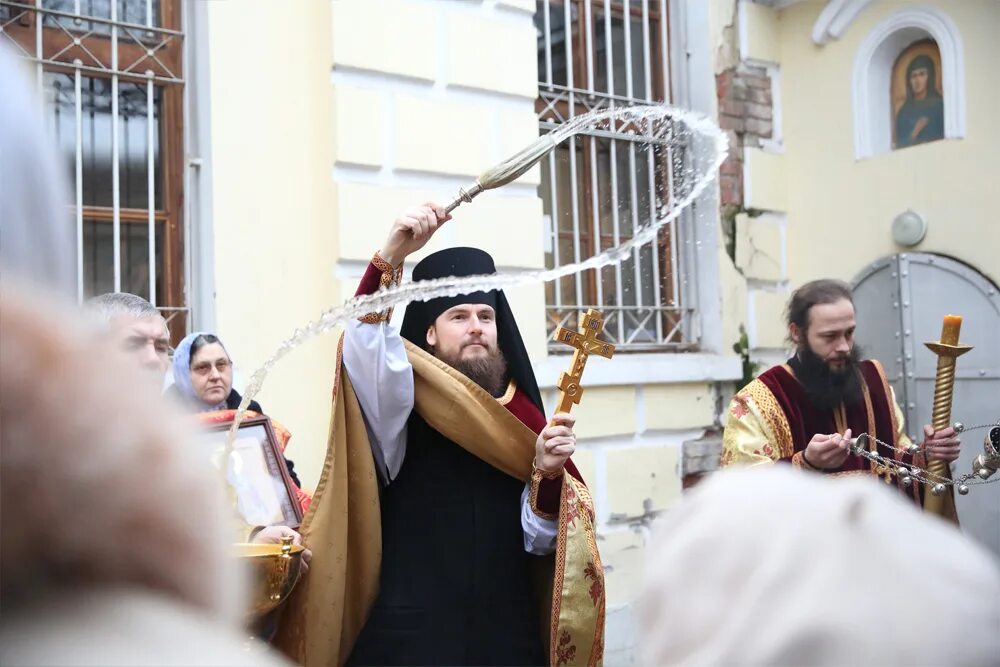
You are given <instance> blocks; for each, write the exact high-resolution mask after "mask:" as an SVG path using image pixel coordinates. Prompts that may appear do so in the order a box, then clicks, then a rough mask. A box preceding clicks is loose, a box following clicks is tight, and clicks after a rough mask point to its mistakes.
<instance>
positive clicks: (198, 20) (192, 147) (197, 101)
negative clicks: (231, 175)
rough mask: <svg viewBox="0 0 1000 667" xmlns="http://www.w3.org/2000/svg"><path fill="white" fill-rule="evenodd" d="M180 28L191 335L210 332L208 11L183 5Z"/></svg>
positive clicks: (212, 296) (212, 307)
mask: <svg viewBox="0 0 1000 667" xmlns="http://www.w3.org/2000/svg"><path fill="white" fill-rule="evenodd" d="M181 16H182V22H183V26H184V50H185V53H184V79H185V81H187V84H186V85H185V86H184V246H185V247H184V254H185V267H184V274H185V280H184V282H185V287H184V289H185V292H186V294H185V299H186V302H187V305H188V307H189V308H190V309H191V317H190V319H189V321H188V327H189V328H190V330H192V331H197V330H199V329H201V330H207V331H214V330H215V329H216V326H215V321H216V312H215V306H216V304H215V234H214V225H213V222H212V221H213V219H214V217H213V215H212V205H213V203H212V135H211V126H212V114H211V89H210V83H211V70H210V66H209V45H208V39H209V34H208V33H209V29H210V26H209V21H208V7H207V6H206V4H205V3H203V2H196V1H195V0H187V1H186V2H185V3H184V5H183V6H182V7H181Z"/></svg>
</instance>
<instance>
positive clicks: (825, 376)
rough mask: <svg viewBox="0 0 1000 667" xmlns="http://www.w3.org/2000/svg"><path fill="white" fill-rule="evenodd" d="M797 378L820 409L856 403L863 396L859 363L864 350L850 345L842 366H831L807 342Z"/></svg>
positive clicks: (801, 351)
mask: <svg viewBox="0 0 1000 667" xmlns="http://www.w3.org/2000/svg"><path fill="white" fill-rule="evenodd" d="M798 359H799V362H800V364H799V368H798V369H797V370H798V379H799V382H801V383H802V386H803V387H804V388H805V390H806V395H807V396H808V397H809V400H810V401H811V402H812V404H813V405H814V406H815V407H816V408H818V409H820V410H832V409H834V408H836V407H837V406H838V405H840V404H841V403H843V404H844V405H853V404H854V403H856V402H857V401H859V400H861V380H860V375H859V370H858V363H859V362H860V361H861V351H860V350H859V349H858V348H857V346H855V347H853V348H851V351H850V353H848V355H847V357H846V358H845V359H844V365H843V366H841V367H840V368H836V369H834V368H831V367H830V365H829V364H827V363H826V361H824V360H823V359H822V358H820V357H819V355H817V354H816V353H815V352H813V351H812V350H811V349H810V348H809V346H808V344H806V345H804V346H802V347H800V348H799V351H798Z"/></svg>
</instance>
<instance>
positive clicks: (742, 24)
mask: <svg viewBox="0 0 1000 667" xmlns="http://www.w3.org/2000/svg"><path fill="white" fill-rule="evenodd" d="M748 1H749V0H739V3H738V4H737V5H736V27H737V36H738V37H739V49H740V60H741V61H743V60H747V59H748V58H749V53H750V34H749V32H748V31H749V30H750V28H749V27H748V26H747V2H748Z"/></svg>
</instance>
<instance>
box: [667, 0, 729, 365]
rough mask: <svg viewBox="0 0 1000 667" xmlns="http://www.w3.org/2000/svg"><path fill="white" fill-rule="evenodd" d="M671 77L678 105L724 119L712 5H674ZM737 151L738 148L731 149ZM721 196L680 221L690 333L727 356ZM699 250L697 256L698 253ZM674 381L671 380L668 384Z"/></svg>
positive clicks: (689, 1) (698, 204) (681, 1)
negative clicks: (688, 277) (687, 276)
mask: <svg viewBox="0 0 1000 667" xmlns="http://www.w3.org/2000/svg"><path fill="white" fill-rule="evenodd" d="M669 5H670V21H671V30H672V31H673V32H672V33H671V34H672V35H675V38H674V39H671V40H670V46H671V53H670V56H671V58H670V63H671V73H672V75H673V83H674V90H673V92H674V94H675V98H674V104H677V105H678V106H682V107H686V108H689V109H691V110H692V111H697V112H699V113H702V114H704V115H706V116H708V117H709V118H717V117H718V99H717V97H716V96H717V92H716V87H715V73H714V71H713V64H712V55H713V52H712V49H711V48H710V46H709V45H710V44H711V43H712V35H711V22H710V20H709V9H710V7H709V3H707V2H704V0H669ZM730 150H732V148H730ZM718 220H719V190H718V179H716V184H715V185H714V186H712V187H708V188H705V190H704V191H703V192H702V193H701V196H700V197H698V199H697V200H695V201H694V202H692V203H691V206H690V207H689V208H688V210H686V211H684V212H683V213H682V214H681V216H680V217H679V218H678V222H680V224H681V229H682V230H683V232H684V240H685V241H687V240H688V239H690V240H691V243H690V244H688V243H685V244H684V253H685V263H684V266H685V267H686V268H687V270H689V271H693V272H694V280H688V281H686V282H687V289H686V290H685V293H684V298H686V299H687V301H686V303H688V304H692V305H693V306H694V308H695V317H694V318H693V319H694V322H693V323H692V326H693V330H691V331H689V333H690V334H691V337H692V339H696V340H697V341H698V344H699V346H700V348H701V350H702V351H703V352H705V353H721V352H724V347H725V344H724V342H723V340H722V331H723V326H722V286H721V284H720V281H721V278H720V275H721V271H720V270H719V241H720V239H719V236H720V230H719V224H718ZM695 249H697V252H695ZM668 381H670V380H668Z"/></svg>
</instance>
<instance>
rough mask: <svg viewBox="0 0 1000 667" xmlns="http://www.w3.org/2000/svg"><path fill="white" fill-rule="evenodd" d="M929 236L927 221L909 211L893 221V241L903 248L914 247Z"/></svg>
mask: <svg viewBox="0 0 1000 667" xmlns="http://www.w3.org/2000/svg"><path fill="white" fill-rule="evenodd" d="M926 235H927V221H926V220H924V218H923V217H922V216H921V215H920V214H919V213H915V212H914V211H911V210H909V209H907V210H905V211H903V212H902V213H900V214H899V215H897V216H896V217H895V218H894V219H893V221H892V240H893V241H895V242H896V243H898V244H899V245H901V246H906V247H908V248H910V247H913V246H915V245H917V244H918V243H920V242H921V241H923V240H924V236H926Z"/></svg>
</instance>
